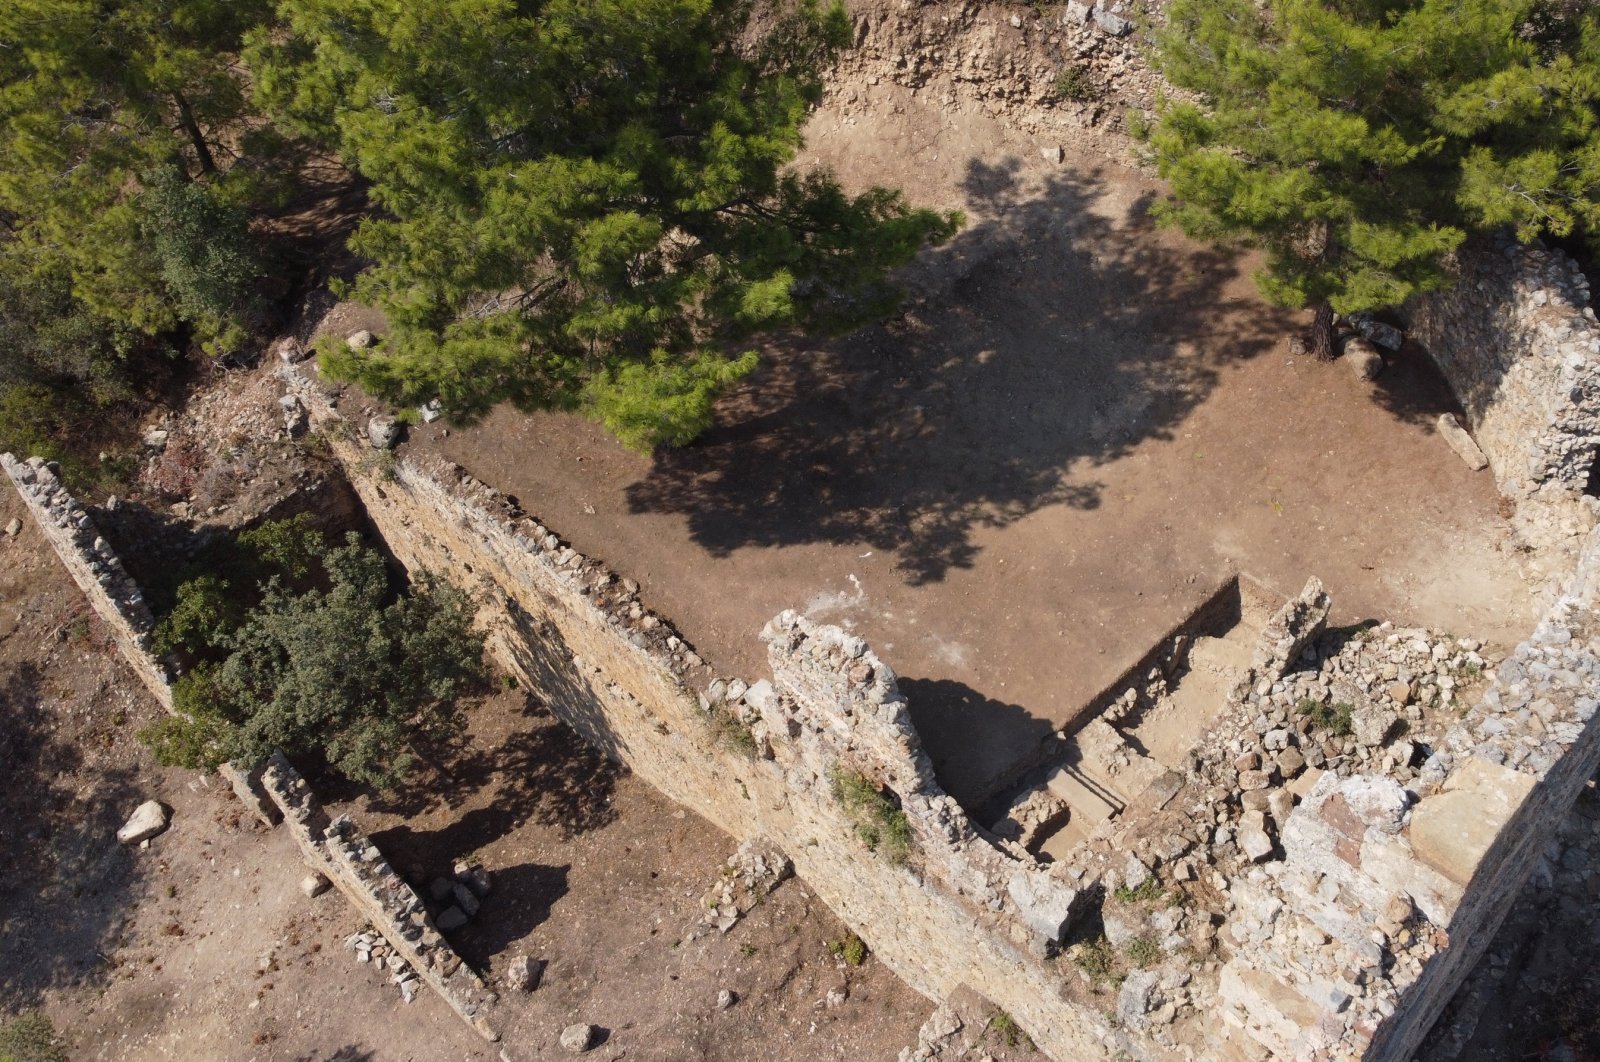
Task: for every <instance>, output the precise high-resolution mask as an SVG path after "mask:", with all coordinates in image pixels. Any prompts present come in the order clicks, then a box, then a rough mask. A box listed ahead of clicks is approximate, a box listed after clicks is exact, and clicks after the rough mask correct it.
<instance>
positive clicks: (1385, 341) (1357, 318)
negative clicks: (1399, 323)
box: [1350, 313, 1406, 353]
mask: <svg viewBox="0 0 1600 1062" xmlns="http://www.w3.org/2000/svg"><path fill="white" fill-rule="evenodd" d="M1350 327H1351V328H1354V329H1355V330H1356V331H1357V332H1359V333H1360V334H1361V335H1362V337H1363V338H1366V339H1369V340H1371V341H1372V342H1374V343H1376V344H1377V345H1378V346H1380V347H1382V348H1383V349H1384V350H1387V351H1389V352H1390V353H1399V351H1400V348H1401V347H1402V346H1404V345H1405V341H1406V337H1405V333H1404V332H1401V331H1400V329H1398V328H1396V327H1395V326H1394V325H1391V324H1385V323H1384V322H1382V321H1379V320H1377V319H1376V318H1374V317H1372V316H1370V315H1368V314H1364V313H1355V314H1351V315H1350Z"/></svg>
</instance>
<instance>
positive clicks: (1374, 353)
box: [1344, 336, 1383, 380]
mask: <svg viewBox="0 0 1600 1062" xmlns="http://www.w3.org/2000/svg"><path fill="white" fill-rule="evenodd" d="M1344 362H1345V364H1346V365H1349V366H1350V371H1351V372H1353V373H1355V374H1356V377H1357V378H1358V379H1362V380H1375V379H1377V377H1378V374H1379V373H1381V372H1382V371H1383V355H1382V354H1380V353H1379V352H1378V348H1377V347H1376V346H1374V345H1373V343H1372V342H1371V341H1370V340H1367V339H1363V338H1362V337H1360V336H1352V337H1350V338H1349V339H1347V340H1345V341H1344Z"/></svg>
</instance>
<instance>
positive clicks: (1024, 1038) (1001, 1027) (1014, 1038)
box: [989, 1010, 1034, 1051]
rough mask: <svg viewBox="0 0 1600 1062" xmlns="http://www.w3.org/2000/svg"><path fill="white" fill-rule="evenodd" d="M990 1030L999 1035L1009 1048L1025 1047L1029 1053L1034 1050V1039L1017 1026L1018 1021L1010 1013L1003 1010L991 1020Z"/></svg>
mask: <svg viewBox="0 0 1600 1062" xmlns="http://www.w3.org/2000/svg"><path fill="white" fill-rule="evenodd" d="M989 1028H991V1029H993V1030H994V1031H995V1033H996V1034H997V1035H999V1037H1000V1040H1001V1042H1003V1043H1004V1044H1005V1045H1006V1046H1007V1047H1011V1048H1018V1047H1024V1048H1026V1049H1027V1050H1029V1051H1032V1050H1033V1049H1034V1048H1033V1038H1032V1037H1030V1036H1029V1035H1028V1034H1027V1033H1025V1032H1023V1031H1022V1026H1020V1025H1018V1024H1017V1019H1015V1018H1013V1017H1012V1016H1011V1014H1010V1012H1009V1011H1004V1010H1002V1011H1001V1012H1000V1013H998V1014H996V1015H995V1016H994V1017H993V1018H991V1019H989Z"/></svg>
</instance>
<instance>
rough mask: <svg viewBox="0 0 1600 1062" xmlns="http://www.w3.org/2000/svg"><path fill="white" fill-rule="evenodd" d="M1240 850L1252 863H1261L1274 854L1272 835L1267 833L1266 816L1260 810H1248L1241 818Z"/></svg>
mask: <svg viewBox="0 0 1600 1062" xmlns="http://www.w3.org/2000/svg"><path fill="white" fill-rule="evenodd" d="M1239 851H1241V852H1243V853H1244V855H1245V858H1246V859H1249V860H1250V861H1251V862H1252V863H1259V862H1261V861H1262V860H1263V859H1266V858H1267V857H1268V856H1270V855H1271V854H1272V836H1271V835H1270V834H1268V833H1267V821H1266V816H1265V815H1263V814H1262V813H1261V812H1259V811H1247V812H1245V813H1244V816H1243V817H1242V818H1240V820H1239Z"/></svg>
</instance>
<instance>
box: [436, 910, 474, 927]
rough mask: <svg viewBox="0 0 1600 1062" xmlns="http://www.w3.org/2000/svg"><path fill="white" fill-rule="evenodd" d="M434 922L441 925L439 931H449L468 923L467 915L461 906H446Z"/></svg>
mask: <svg viewBox="0 0 1600 1062" xmlns="http://www.w3.org/2000/svg"><path fill="white" fill-rule="evenodd" d="M434 924H435V925H437V926H438V927H439V932H441V933H449V932H451V931H452V930H457V929H460V928H461V927H462V926H464V925H466V924H467V916H466V915H465V914H464V913H462V910H461V908H459V907H446V908H445V909H444V910H443V911H441V912H439V917H438V918H437V919H436V920H435V922H434Z"/></svg>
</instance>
